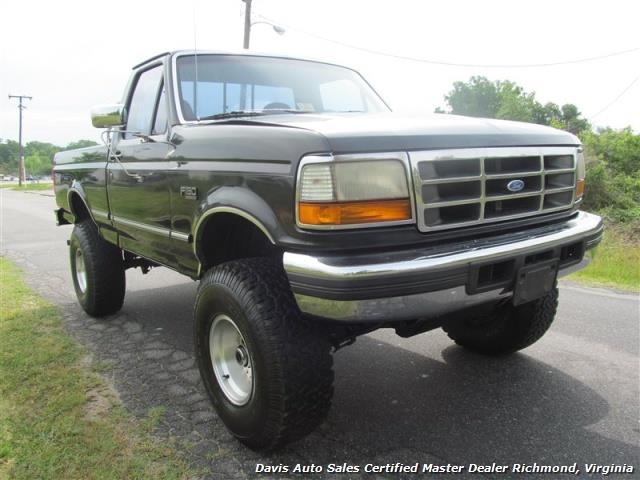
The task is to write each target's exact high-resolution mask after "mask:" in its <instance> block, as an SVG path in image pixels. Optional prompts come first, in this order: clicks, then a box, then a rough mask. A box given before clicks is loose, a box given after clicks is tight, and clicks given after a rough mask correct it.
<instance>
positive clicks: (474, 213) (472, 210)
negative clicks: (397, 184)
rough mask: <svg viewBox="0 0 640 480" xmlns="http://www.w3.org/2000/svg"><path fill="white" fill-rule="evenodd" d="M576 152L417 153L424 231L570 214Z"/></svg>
mask: <svg viewBox="0 0 640 480" xmlns="http://www.w3.org/2000/svg"><path fill="white" fill-rule="evenodd" d="M575 154H576V149H575V148H573V147H521V148H520V147H519V148H483V149H464V150H441V151H423V152H411V153H410V154H409V157H410V161H411V170H412V172H413V183H414V189H415V197H416V203H417V205H416V207H417V208H416V212H417V218H418V227H419V229H420V230H421V231H431V230H438V229H445V228H456V227H462V226H467V225H475V224H479V223H486V222H497V221H503V220H509V219H514V218H521V217H526V216H532V215H540V214H543V213H548V212H555V211H560V210H568V209H570V208H572V207H573V204H574V191H575V175H576V172H575V170H576V160H575Z"/></svg>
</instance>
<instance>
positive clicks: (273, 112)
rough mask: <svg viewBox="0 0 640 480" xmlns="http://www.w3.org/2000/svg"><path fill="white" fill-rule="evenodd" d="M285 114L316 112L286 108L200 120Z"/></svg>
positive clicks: (247, 111) (230, 114)
mask: <svg viewBox="0 0 640 480" xmlns="http://www.w3.org/2000/svg"><path fill="white" fill-rule="evenodd" d="M283 113H314V112H311V111H309V110H294V109H286V108H273V109H268V110H234V111H232V112H224V113H216V114H215V115H208V116H206V117H200V118H199V120H223V119H225V118H239V117H261V116H264V115H278V114H283Z"/></svg>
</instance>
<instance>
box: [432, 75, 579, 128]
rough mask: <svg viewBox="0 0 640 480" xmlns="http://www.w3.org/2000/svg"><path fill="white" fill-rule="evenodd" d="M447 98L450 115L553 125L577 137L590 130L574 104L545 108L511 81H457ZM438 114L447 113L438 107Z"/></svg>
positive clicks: (476, 77)
mask: <svg viewBox="0 0 640 480" xmlns="http://www.w3.org/2000/svg"><path fill="white" fill-rule="evenodd" d="M444 99H445V102H446V103H447V105H448V106H449V110H448V113H454V114H459V115H469V116H472V117H486V118H500V119H505V120H517V121H521V122H531V123H539V124H541V125H551V126H554V127H557V128H561V129H563V130H568V131H570V132H571V133H574V134H576V135H577V134H580V133H582V132H586V131H589V130H590V128H591V125H590V124H589V122H588V121H587V120H586V119H585V118H582V114H581V113H580V111H579V110H578V108H577V107H576V106H575V105H573V104H570V103H567V104H565V105H562V107H559V106H558V105H556V104H555V103H552V102H549V103H546V104H545V105H542V104H541V103H540V102H538V101H537V100H536V97H535V93H533V92H532V93H527V92H526V91H525V90H524V89H523V88H522V87H520V86H519V85H518V84H516V83H514V82H511V81H509V80H495V81H491V80H489V79H487V78H486V77H480V76H474V77H471V78H470V79H469V81H468V82H455V83H454V84H453V89H452V90H451V91H450V92H449V93H448V94H447V95H445V97H444ZM436 112H438V113H445V110H444V109H441V108H437V109H436Z"/></svg>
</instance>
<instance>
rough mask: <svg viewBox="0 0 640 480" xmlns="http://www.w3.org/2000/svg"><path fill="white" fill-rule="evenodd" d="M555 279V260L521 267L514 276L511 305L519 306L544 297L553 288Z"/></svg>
mask: <svg viewBox="0 0 640 480" xmlns="http://www.w3.org/2000/svg"><path fill="white" fill-rule="evenodd" d="M557 277H558V259H557V258H556V259H553V260H547V261H545V262H539V263H535V264H533V265H526V266H524V267H521V268H520V269H519V270H518V272H517V274H516V281H515V286H514V289H513V304H514V305H521V304H523V303H527V302H531V301H533V300H537V299H538V298H541V297H544V296H545V295H546V294H547V293H549V292H550V291H551V290H552V289H553V287H554V286H555V284H556V279H557Z"/></svg>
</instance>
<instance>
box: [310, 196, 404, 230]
mask: <svg viewBox="0 0 640 480" xmlns="http://www.w3.org/2000/svg"><path fill="white" fill-rule="evenodd" d="M298 216H299V217H300V218H299V220H300V223H302V224H305V225H352V224H359V223H376V222H395V221H399V220H410V219H411V205H410V203H409V199H408V198H406V199H401V200H374V201H364V202H340V203H300V206H299V208H298Z"/></svg>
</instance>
